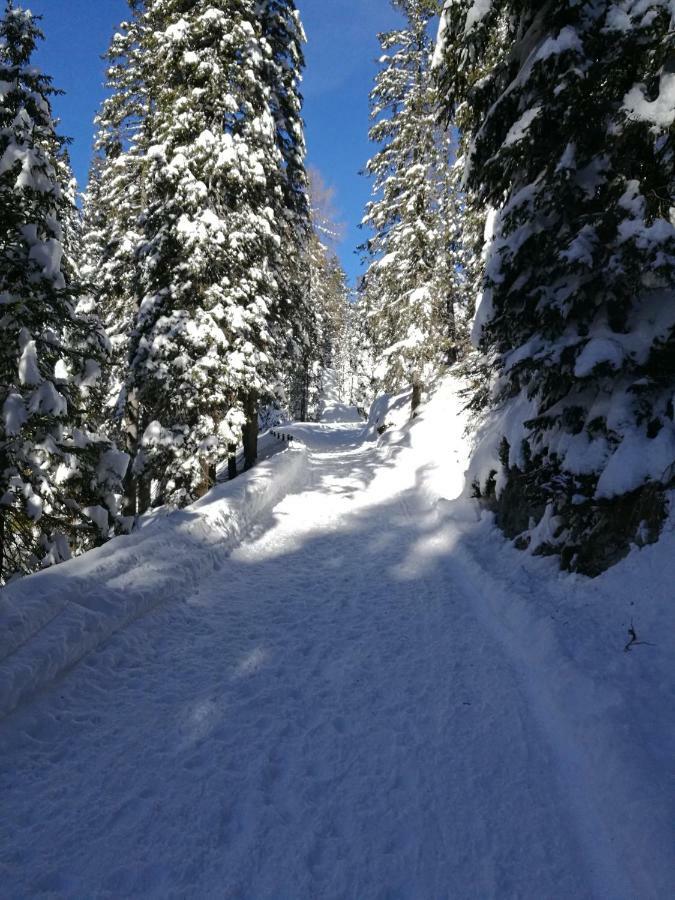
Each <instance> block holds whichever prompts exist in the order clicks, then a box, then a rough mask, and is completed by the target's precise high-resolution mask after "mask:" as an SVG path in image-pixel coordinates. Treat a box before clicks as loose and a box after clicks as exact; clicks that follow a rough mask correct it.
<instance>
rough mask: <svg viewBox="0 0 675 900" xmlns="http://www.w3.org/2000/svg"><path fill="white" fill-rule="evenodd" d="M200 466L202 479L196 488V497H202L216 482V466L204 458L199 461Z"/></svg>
mask: <svg viewBox="0 0 675 900" xmlns="http://www.w3.org/2000/svg"><path fill="white" fill-rule="evenodd" d="M199 465H200V468H201V470H202V480H201V483H200V485H199V487H198V488H197V497H198V498H199V497H204V496H206V494H208V492H209V491H210V490H211V488H212V487H213V486H214V485H215V483H216V466H215V464H214V463H210V462H206V460H204V459H202V460H201V461H200V464H199Z"/></svg>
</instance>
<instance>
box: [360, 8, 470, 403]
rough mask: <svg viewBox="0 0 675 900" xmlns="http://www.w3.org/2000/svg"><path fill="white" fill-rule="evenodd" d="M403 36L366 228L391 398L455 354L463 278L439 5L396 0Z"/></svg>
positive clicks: (418, 388)
mask: <svg viewBox="0 0 675 900" xmlns="http://www.w3.org/2000/svg"><path fill="white" fill-rule="evenodd" d="M393 5H394V7H395V8H397V9H398V10H399V11H400V12H401V13H402V14H403V16H404V18H405V24H404V26H403V27H402V28H400V29H396V30H394V31H390V32H387V33H385V34H382V35H380V42H381V44H382V49H383V51H384V55H383V56H382V57H381V59H380V65H381V70H380V72H379V73H378V75H377V79H376V83H375V88H374V89H373V91H372V93H371V117H372V119H373V120H374V122H375V124H374V125H373V126H372V128H371V131H370V138H371V140H372V141H374V142H375V143H376V144H378V145H379V150H378V152H377V153H376V154H375V156H374V157H373V159H371V160H370V161H369V163H368V165H367V169H366V170H367V173H368V174H369V175H371V176H372V177H373V178H374V194H375V200H374V201H372V202H371V203H370V204H369V205H368V208H367V211H366V215H365V218H364V225H366V226H368V227H370V228H371V229H372V230H373V232H374V236H373V237H372V239H371V240H369V241H368V242H367V244H366V245H365V247H366V250H367V252H368V254H369V256H370V259H371V262H370V266H369V269H368V272H367V274H366V276H365V279H364V282H363V289H362V292H361V296H362V302H363V303H364V305H365V307H366V309H367V318H368V323H369V328H370V331H371V335H372V342H373V345H374V347H375V352H376V355H377V356H378V357H379V379H378V380H379V382H380V386H381V387H383V388H384V389H386V390H396V389H400V388H402V387H404V386H406V385H410V384H412V386H413V409H414V408H415V407H416V406H417V404H418V403H419V400H420V397H421V393H422V390H423V388H424V385H425V384H426V383H427V382H428V381H429V379H430V378H431V377H432V376H433V375H434V374H436V373H437V372H438V371H439V370H440V369H441V368H442V367H443V366H444V365H445V364H447V363H448V362H449V361H454V358H455V355H456V333H455V332H456V321H455V312H454V306H455V300H456V298H455V296H454V284H453V283H454V280H455V270H454V268H453V267H452V266H449V265H448V256H449V253H450V247H449V242H448V235H449V226H450V224H451V223H450V222H449V221H448V215H449V213H450V211H451V210H450V203H449V197H448V196H447V195H446V191H447V189H448V188H449V187H451V186H452V181H451V180H450V179H448V178H447V171H448V167H449V162H450V136H449V134H446V133H444V129H443V128H442V127H441V126H440V125H439V124H438V122H437V115H438V113H437V106H438V103H437V94H436V85H435V82H434V81H433V79H432V78H431V76H430V69H431V56H432V51H433V41H432V38H431V35H430V32H429V27H430V22H431V20H432V19H433V17H434V16H435V15H436V14H437V13H438V10H439V4H438V3H437V2H435V0H393Z"/></svg>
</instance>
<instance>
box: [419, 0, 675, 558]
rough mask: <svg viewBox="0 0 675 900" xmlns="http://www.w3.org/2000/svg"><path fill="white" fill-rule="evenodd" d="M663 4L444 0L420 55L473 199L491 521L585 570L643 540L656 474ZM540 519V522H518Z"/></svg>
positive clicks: (670, 161)
mask: <svg viewBox="0 0 675 900" xmlns="http://www.w3.org/2000/svg"><path fill="white" fill-rule="evenodd" d="M672 28H673V14H672V4H669V3H667V2H665V0H645V2H641V3H635V2H632V0H620V2H610V0H597V2H594V3H578V2H573V0H555V2H548V3H545V4H541V3H534V2H515V0H493V2H489V3H478V2H473V3H472V2H469V0H459V2H454V3H452V4H448V5H447V7H446V11H445V15H444V21H443V25H442V28H441V35H440V42H439V51H438V55H437V59H438V62H439V66H440V68H441V75H442V79H443V85H444V89H445V92H446V94H447V97H448V109H449V112H450V114H451V115H455V116H456V121H457V124H458V125H459V127H460V128H462V129H463V131H464V133H465V138H466V143H467V147H468V153H467V156H466V173H465V177H466V184H467V187H468V189H469V191H470V195H471V197H472V200H473V203H474V206H475V207H476V208H477V207H479V206H481V205H482V206H489V207H491V210H492V211H491V213H490V227H489V229H488V246H487V249H486V258H485V275H484V280H483V290H482V297H481V302H480V306H479V309H478V313H477V317H476V322H475V331H474V338H475V341H476V343H477V344H478V345H479V346H480V349H481V351H482V352H483V354H484V356H485V359H486V360H487V362H488V364H489V365H491V366H494V367H495V368H496V379H495V383H494V384H493V387H492V393H491V398H490V402H491V406H492V408H493V410H494V412H493V414H492V416H491V418H490V424H489V426H488V427H487V435H488V439H489V440H490V441H491V442H492V444H493V446H494V447H495V448H496V447H497V446H499V450H500V452H499V459H497V458H496V454H495V455H494V456H493V460H494V461H493V463H492V465H491V466H489V467H488V468H487V469H481V470H479V471H477V473H476V475H477V480H476V489H477V491H478V492H479V493H480V494H481V495H483V496H487V497H488V498H489V499H490V500H491V502H492V503H493V504H494V506H495V508H496V509H497V512H498V518H499V521H500V523H501V525H502V526H503V527H504V529H505V530H506V532H507V533H508V534H509V535H511V536H519V544H520V545H521V546H529V547H530V549H531V550H538V551H539V552H559V553H560V554H561V556H562V562H563V564H564V565H565V566H567V567H569V568H572V569H578V570H581V571H584V572H587V573H590V574H595V573H597V572H598V571H600V570H602V569H603V568H604V567H606V566H607V565H608V564H611V563H612V562H614V561H615V560H616V559H617V558H619V556H620V555H622V554H623V553H625V552H626V551H627V549H628V546H629V544H630V542H632V541H637V542H638V543H642V542H645V541H650V540H654V539H655V537H656V536H657V534H658V532H659V528H660V525H661V523H662V521H663V518H664V516H665V510H666V506H665V499H664V490H665V488H666V487H667V485H668V484H669V483H670V482H671V481H672V478H673V474H674V470H673V463H674V461H675V427H674V422H673V419H674V412H673V399H672V388H673V379H674V377H675V369H674V368H673V360H675V327H674V326H675V293H674V290H673V284H674V281H675V229H674V223H673V219H672V208H671V207H672V197H673V171H675V165H674V157H673V151H674V146H673V123H674V122H675V76H674V75H673V60H674V57H673V50H672V41H671V40H669V36H670V35H672ZM537 523H539V527H537V528H534V525H535V524H537Z"/></svg>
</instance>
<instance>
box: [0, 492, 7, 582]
mask: <svg viewBox="0 0 675 900" xmlns="http://www.w3.org/2000/svg"><path fill="white" fill-rule="evenodd" d="M5 517H6V512H5V510H4V509H0V584H2V583H3V582H2V579H3V577H4V575H5Z"/></svg>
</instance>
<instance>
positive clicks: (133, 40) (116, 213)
mask: <svg viewBox="0 0 675 900" xmlns="http://www.w3.org/2000/svg"><path fill="white" fill-rule="evenodd" d="M146 5H147V4H146V3H145V0H129V6H130V16H129V18H128V19H127V20H125V21H124V22H122V23H121V24H120V26H119V28H118V29H117V30H116V32H115V35H114V36H113V39H112V42H111V45H110V48H109V50H108V53H107V54H106V60H107V62H108V69H107V86H108V89H109V91H110V94H109V96H108V97H107V98H106V100H105V101H104V103H103V104H102V107H101V110H100V112H99V114H98V116H97V118H96V125H97V134H96V138H95V142H94V150H95V157H94V162H93V164H92V168H91V172H90V178H89V185H88V189H87V193H86V196H85V203H84V214H83V215H84V221H83V226H82V228H83V252H82V277H83V279H84V281H85V282H86V283H87V289H88V294H89V295H90V296H91V303H92V310H96V311H97V312H98V313H99V314H100V315H101V316H102V319H103V324H104V327H105V329H106V332H107V334H108V336H109V338H110V341H111V353H110V358H109V360H108V364H107V366H106V367H105V370H104V374H105V379H104V385H103V392H102V396H101V398H100V404H99V409H100V415H101V420H102V422H104V423H105V426H106V428H107V429H108V431H109V432H110V433H111V434H113V435H114V436H115V438H116V440H117V441H118V442H119V443H120V444H121V446H123V447H124V448H125V450H126V451H127V452H128V453H129V454H130V456H131V457H132V458H133V459H134V461H135V464H134V466H130V467H129V471H128V472H127V477H126V480H125V486H124V495H125V512H126V514H127V515H128V516H130V517H133V516H135V515H136V513H137V512H139V511H141V510H143V509H146V508H147V507H148V506H149V504H150V485H149V481H148V479H146V478H144V477H143V476H142V474H141V475H140V476H139V474H138V472H139V470H140V471H141V473H142V453H141V446H140V444H141V439H142V433H139V429H140V427H141V412H140V407H139V402H138V397H137V396H136V394H135V393H134V392H133V391H131V392H129V391H128V389H127V388H128V384H127V380H128V374H129V363H130V343H131V336H132V333H133V330H134V327H135V323H136V316H137V311H138V306H139V297H138V289H137V282H138V278H137V250H138V247H139V245H140V243H141V233H140V225H139V222H140V217H141V214H142V212H143V210H144V206H145V172H146V169H147V161H146V153H147V148H148V147H149V146H150V145H151V143H152V142H151V140H150V137H149V134H148V131H149V126H150V122H149V116H148V111H149V108H150V106H151V103H152V100H151V90H152V87H151V82H152V78H153V73H154V66H153V64H152V60H151V59H150V58H149V56H148V54H147V52H146V51H145V47H146V44H147V42H148V40H149V38H150V33H149V24H148V18H147V15H146Z"/></svg>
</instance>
